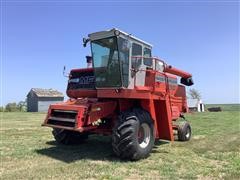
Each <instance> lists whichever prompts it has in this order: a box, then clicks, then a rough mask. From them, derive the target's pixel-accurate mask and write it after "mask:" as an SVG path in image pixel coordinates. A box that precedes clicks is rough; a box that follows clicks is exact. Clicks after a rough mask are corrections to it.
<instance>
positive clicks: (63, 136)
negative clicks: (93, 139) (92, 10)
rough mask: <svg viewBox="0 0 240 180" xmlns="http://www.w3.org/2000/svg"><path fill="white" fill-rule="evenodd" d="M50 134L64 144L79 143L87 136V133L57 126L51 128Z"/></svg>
mask: <svg viewBox="0 0 240 180" xmlns="http://www.w3.org/2000/svg"><path fill="white" fill-rule="evenodd" d="M52 134H53V137H54V138H55V140H56V142H57V143H58V144H65V145H70V144H79V143H81V142H83V141H85V140H86V139H87V138H88V135H87V134H82V133H79V132H75V131H69V130H65V129H57V128H53V130H52Z"/></svg>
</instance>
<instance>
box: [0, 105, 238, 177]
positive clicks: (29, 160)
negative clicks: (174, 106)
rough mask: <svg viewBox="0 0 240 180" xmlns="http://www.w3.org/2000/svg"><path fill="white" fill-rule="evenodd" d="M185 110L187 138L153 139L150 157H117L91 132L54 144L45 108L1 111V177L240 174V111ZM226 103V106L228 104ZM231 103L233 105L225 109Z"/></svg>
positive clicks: (108, 141) (107, 141)
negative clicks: (78, 142)
mask: <svg viewBox="0 0 240 180" xmlns="http://www.w3.org/2000/svg"><path fill="white" fill-rule="evenodd" d="M236 106H237V108H236V107H235V106H234V107H235V108H234V110H232V108H229V106H225V108H223V110H226V111H223V112H212V113H210V112H205V113H194V114H188V115H187V116H186V117H187V119H188V120H189V121H190V123H191V125H192V130H193V137H192V139H191V140H190V141H189V142H178V141H175V142H167V141H157V142H156V145H155V147H154V149H153V152H152V153H151V155H150V157H148V158H147V159H143V160H140V161H137V162H129V161H121V160H119V159H118V158H117V157H115V156H114V155H113V153H112V150H111V138H110V137H106V136H105V137H104V136H96V135H94V136H91V137H90V138H89V140H88V141H87V142H86V143H84V144H81V145H75V146H64V145H57V144H56V143H55V141H54V139H53V137H52V134H51V129H50V128H46V127H41V126H40V125H41V123H42V122H43V119H44V118H45V114H41V113H2V119H1V129H0V132H1V147H0V150H1V168H0V175H1V178H2V179H240V111H239V107H240V106H239V105H236ZM226 107H227V108H226ZM229 109H230V110H231V111H229Z"/></svg>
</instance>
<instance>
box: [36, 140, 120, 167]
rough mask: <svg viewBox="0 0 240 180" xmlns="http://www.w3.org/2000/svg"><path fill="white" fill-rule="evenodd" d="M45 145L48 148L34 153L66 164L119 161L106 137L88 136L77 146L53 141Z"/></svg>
mask: <svg viewBox="0 0 240 180" xmlns="http://www.w3.org/2000/svg"><path fill="white" fill-rule="evenodd" d="M46 144H47V145H48V146H50V147H47V148H44V149H38V150H36V152H37V153H38V154H41V155H45V156H48V157H51V158H54V159H57V160H60V161H63V162H66V163H71V162H74V161H78V160H81V159H92V160H104V161H120V160H119V159H118V158H117V157H116V156H114V154H113V152H112V147H111V138H110V137H107V136H103V137H96V136H90V137H89V139H88V140H87V141H85V142H83V143H81V144H78V145H61V144H58V143H56V142H55V141H49V142H47V143H46Z"/></svg>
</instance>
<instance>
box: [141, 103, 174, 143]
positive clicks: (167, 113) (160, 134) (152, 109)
mask: <svg viewBox="0 0 240 180" xmlns="http://www.w3.org/2000/svg"><path fill="white" fill-rule="evenodd" d="M141 106H142V107H143V108H144V109H145V110H147V111H148V112H149V113H150V114H151V117H152V119H153V121H154V128H155V136H156V138H158V139H165V140H170V141H173V140H174V136H173V128H172V115H171V107H170V103H169V100H153V99H150V100H142V101H141Z"/></svg>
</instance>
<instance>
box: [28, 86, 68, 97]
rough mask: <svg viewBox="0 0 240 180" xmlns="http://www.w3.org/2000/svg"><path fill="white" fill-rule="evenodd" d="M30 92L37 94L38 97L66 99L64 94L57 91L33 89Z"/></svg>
mask: <svg viewBox="0 0 240 180" xmlns="http://www.w3.org/2000/svg"><path fill="white" fill-rule="evenodd" d="M30 92H33V93H35V94H36V95H37V96H38V97H64V95H63V93H61V92H59V91H57V90H55V89H42V88H32V89H31V91H30Z"/></svg>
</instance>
